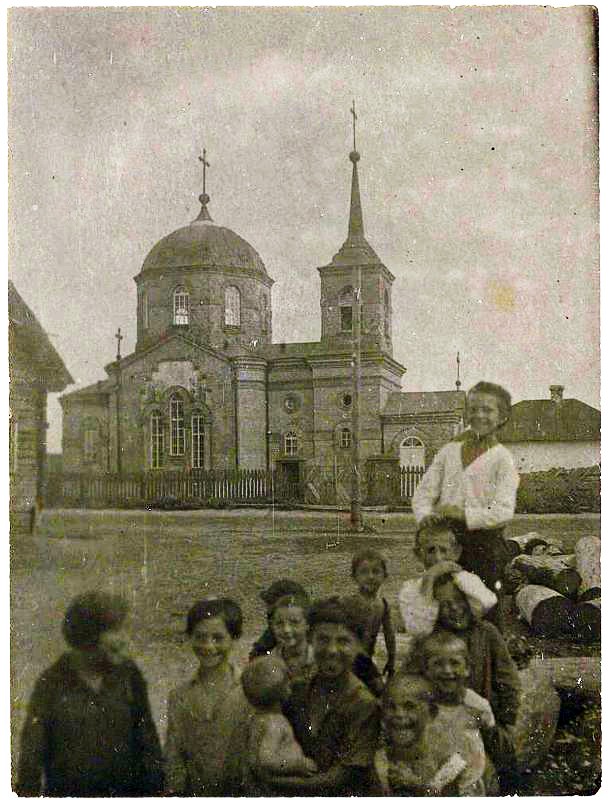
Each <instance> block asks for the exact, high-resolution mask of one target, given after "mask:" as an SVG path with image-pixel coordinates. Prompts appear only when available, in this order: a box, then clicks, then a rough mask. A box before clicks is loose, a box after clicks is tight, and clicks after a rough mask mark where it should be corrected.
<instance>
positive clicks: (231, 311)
mask: <svg viewBox="0 0 609 800" xmlns="http://www.w3.org/2000/svg"><path fill="white" fill-rule="evenodd" d="M224 324H225V325H231V326H233V327H238V326H239V325H241V294H240V293H239V289H237V287H236V286H227V287H226V289H225V290H224Z"/></svg>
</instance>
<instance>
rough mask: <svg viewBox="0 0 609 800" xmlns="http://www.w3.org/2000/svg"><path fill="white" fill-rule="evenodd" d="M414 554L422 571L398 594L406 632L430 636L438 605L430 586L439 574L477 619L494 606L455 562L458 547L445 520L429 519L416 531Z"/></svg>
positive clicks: (490, 596)
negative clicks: (447, 577) (451, 583)
mask: <svg viewBox="0 0 609 800" xmlns="http://www.w3.org/2000/svg"><path fill="white" fill-rule="evenodd" d="M414 552H415V555H416V557H417V558H418V559H419V561H420V562H421V563H422V564H423V566H424V568H425V572H424V573H423V575H422V576H421V577H419V578H413V579H411V580H408V581H406V582H405V583H404V584H403V585H402V588H401V589H400V592H399V594H398V602H399V606H400V612H401V614H402V618H403V620H404V626H405V628H406V632H407V633H409V634H411V635H412V636H414V637H419V636H425V635H427V634H430V633H431V632H432V631H433V629H434V626H435V624H436V622H437V620H438V612H439V603H438V601H437V600H436V599H435V597H434V585H435V582H436V579H437V578H439V577H440V575H445V574H450V575H452V577H453V581H454V582H455V584H456V585H457V586H458V587H459V588H460V589H461V590H462V591H463V592H465V593H466V594H467V599H468V602H469V606H470V608H471V609H472V612H473V613H474V615H475V616H476V617H478V618H481V617H483V616H484V615H486V614H487V613H488V612H489V611H490V610H491V609H492V608H493V606H494V605H495V604H496V602H497V597H496V596H495V594H494V593H493V592H491V591H490V590H489V589H487V587H486V586H485V584H484V583H483V582H482V581H481V580H480V578H478V576H477V575H474V574H473V573H471V572H466V571H464V570H463V568H462V567H461V566H460V565H459V564H458V563H457V562H458V561H459V558H460V556H461V545H460V544H459V542H458V541H457V537H456V534H455V532H454V531H453V529H452V527H451V524H450V523H449V522H448V520H445V519H442V518H438V519H435V520H429V521H428V522H427V523H424V524H422V525H420V526H419V527H418V528H417V532H416V537H415V546H414Z"/></svg>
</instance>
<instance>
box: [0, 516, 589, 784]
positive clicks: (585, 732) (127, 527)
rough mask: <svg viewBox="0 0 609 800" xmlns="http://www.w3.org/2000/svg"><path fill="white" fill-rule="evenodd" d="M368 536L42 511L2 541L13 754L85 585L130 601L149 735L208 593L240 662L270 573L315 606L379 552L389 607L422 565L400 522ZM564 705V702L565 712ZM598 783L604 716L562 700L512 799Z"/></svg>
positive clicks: (296, 521)
mask: <svg viewBox="0 0 609 800" xmlns="http://www.w3.org/2000/svg"><path fill="white" fill-rule="evenodd" d="M366 520H367V522H369V523H370V524H371V525H372V526H373V527H374V528H375V530H376V533H372V534H366V535H353V534H351V533H350V532H349V527H348V518H347V515H345V514H332V513H314V512H279V511H278V512H273V511H272V510H271V509H268V510H255V511H254V510H247V511H230V512H217V511H216V512H211V511H199V512H182V513H168V512H145V511H141V512H137V511H136V512H104V511H100V512H79V511H70V512H55V513H54V514H51V513H50V512H45V514H44V515H43V517H42V521H41V527H40V531H39V534H38V535H37V536H35V537H24V536H22V537H15V538H14V539H13V540H12V541H11V704H12V713H11V732H12V736H13V755H14V754H15V753H16V749H17V747H18V733H19V731H20V729H21V725H22V723H23V716H24V711H25V704H26V703H27V698H28V696H29V694H30V692H31V689H32V687H33V683H34V681H35V679H36V677H37V675H38V674H39V673H40V672H41V671H42V669H44V668H45V667H46V666H48V665H49V664H50V663H51V662H52V661H53V660H54V659H55V658H56V657H57V656H58V655H59V654H60V653H61V652H62V650H63V649H64V644H63V642H62V639H61V634H60V622H61V619H62V617H63V614H64V612H65V609H66V605H67V603H68V602H69V600H70V599H71V598H72V597H73V596H74V595H76V594H78V593H80V592H82V591H85V590H90V589H93V588H107V589H111V590H114V591H120V592H122V593H124V594H125V595H126V596H127V597H128V598H129V599H130V601H131V604H132V608H133V614H132V619H131V629H132V630H131V632H132V640H133V653H134V656H135V658H136V660H137V661H138V663H139V664H140V666H141V668H142V670H143V672H144V674H145V676H146V678H147V680H148V685H149V689H150V697H151V703H152V707H153V713H154V716H155V718H156V720H157V723H158V727H159V731H160V732H161V735H162V736H163V735H164V732H165V727H166V716H165V712H166V700H167V694H168V692H169V690H170V689H171V688H172V687H173V686H175V685H176V683H178V682H180V681H183V680H186V679H187V678H188V677H189V676H190V674H191V673H192V672H193V670H194V668H195V662H194V659H193V657H192V655H191V654H190V652H189V650H188V647H187V645H186V643H185V641H184V636H183V633H182V631H183V629H184V618H185V614H186V612H187V610H188V608H189V607H190V605H191V604H192V603H193V602H194V601H195V600H196V599H199V598H200V597H201V596H204V595H207V594H214V595H219V594H229V595H231V596H232V597H234V598H235V599H236V600H237V601H238V602H239V603H240V604H241V605H242V608H243V612H244V618H245V624H244V636H243V638H242V640H241V641H240V642H239V644H238V646H237V649H236V657H237V659H238V660H242V659H245V657H246V654H247V651H248V649H249V646H250V643H251V642H252V641H253V640H254V639H255V638H256V637H257V636H258V635H259V634H260V632H261V631H262V628H263V626H264V622H265V620H264V607H263V603H262V601H261V600H260V599H259V597H258V593H259V592H260V590H261V589H262V588H264V587H265V586H267V585H268V584H269V583H270V582H272V581H273V580H276V579H277V578H279V577H291V578H294V579H296V580H299V581H300V582H301V583H303V584H304V585H305V586H307V587H308V588H309V589H310V591H311V594H312V595H313V597H323V596H327V595H330V594H341V593H346V592H348V591H350V590H351V582H350V578H349V566H350V560H351V556H352V554H353V553H354V552H355V551H356V550H358V549H359V548H361V547H362V546H375V547H378V548H379V549H380V550H382V551H383V552H384V554H385V555H386V557H387V560H388V563H389V568H390V577H389V578H388V581H387V583H386V585H385V587H384V594H385V596H387V597H388V598H393V597H395V596H396V595H397V592H398V589H399V587H400V585H401V583H402V581H403V580H405V579H406V578H410V577H413V576H414V575H416V574H417V573H418V572H419V571H420V568H419V565H418V563H417V562H416V560H415V558H414V556H413V554H412V546H413V541H414V528H415V526H414V520H413V518H412V516H411V515H409V514H382V513H374V514H367V515H366ZM531 530H536V531H538V532H540V533H547V534H550V533H551V534H552V535H553V536H555V537H556V538H559V539H561V540H562V541H563V542H564V543H565V544H567V545H572V544H574V542H575V541H576V540H577V539H578V538H579V537H580V536H582V535H586V534H597V535H599V534H600V519H599V517H598V516H597V515H578V516H568V515H552V516H544V517H538V516H535V517H520V518H517V519H516V520H515V521H514V523H513V524H512V526H511V532H512V533H524V532H527V531H531ZM508 636H509V637H512V638H517V639H518V638H520V639H524V640H525V641H526V648H527V650H528V651H530V652H531V653H532V654H541V653H544V654H546V655H571V654H575V653H579V654H585V655H588V654H598V652H599V648H598V646H586V647H584V646H582V645H577V644H575V643H571V642H566V641H560V642H558V641H551V640H543V639H537V638H535V637H531V636H530V633H529V631H528V629H527V627H526V625H524V624H523V623H521V622H519V621H518V620H517V619H516V617H515V615H513V616H512V617H511V620H510V623H509V627H508ZM567 706H568V707H567ZM599 780H600V709H599V708H598V707H597V706H596V705H594V704H592V705H591V706H589V707H581V705H579V704H576V705H574V704H571V705H569V704H563V713H562V716H561V724H560V729H559V732H558V734H557V737H556V741H555V744H554V747H553V749H552V751H551V753H550V756H549V758H548V759H547V763H545V764H543V765H541V766H540V767H538V768H537V769H536V770H535V772H532V773H531V774H529V775H525V776H523V782H522V785H521V787H520V790H519V794H526V795H531V794H543V795H572V794H590V793H593V792H595V791H596V789H597V786H598V782H599Z"/></svg>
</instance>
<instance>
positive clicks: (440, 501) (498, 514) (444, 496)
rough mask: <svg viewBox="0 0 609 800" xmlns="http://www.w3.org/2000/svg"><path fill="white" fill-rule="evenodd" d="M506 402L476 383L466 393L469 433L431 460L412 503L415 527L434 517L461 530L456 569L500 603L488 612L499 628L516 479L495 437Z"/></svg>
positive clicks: (500, 391)
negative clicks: (474, 579) (471, 575)
mask: <svg viewBox="0 0 609 800" xmlns="http://www.w3.org/2000/svg"><path fill="white" fill-rule="evenodd" d="M510 412H511V397H510V394H509V392H508V391H507V390H506V389H504V388H503V387H502V386H499V385H497V384H495V383H488V382H485V381H481V382H480V383H477V384H476V385H475V386H474V387H473V388H472V389H470V391H469V392H468V393H467V405H466V413H467V418H468V422H469V428H468V429H467V430H466V431H465V432H464V433H463V434H461V435H460V436H458V437H457V438H456V439H455V440H454V441H452V442H449V443H448V444H447V445H445V446H444V447H443V448H442V449H441V450H440V451H439V453H438V454H437V455H436V457H435V458H434V460H433V462H432V464H431V466H430V467H429V469H428V470H427V472H426V473H425V475H424V476H423V478H422V480H421V482H420V483H419V485H418V486H417V488H416V491H415V493H414V496H413V498H412V510H413V512H414V515H415V518H416V520H417V523H419V524H420V523H421V522H423V521H425V520H433V519H434V518H436V517H437V516H438V515H440V516H443V517H447V518H449V519H451V520H453V521H454V522H455V523H456V524H459V525H461V528H462V536H461V544H462V547H463V550H462V553H461V558H460V561H461V564H462V566H463V568H464V569H466V570H468V571H470V572H475V573H476V575H478V576H479V577H480V578H482V580H483V581H484V583H485V584H486V586H487V587H488V588H489V589H490V590H491V591H493V592H495V593H496V594H497V596H498V598H499V600H500V602H499V603H498V605H497V606H496V607H495V608H494V609H493V610H492V612H491V617H490V618H491V619H492V621H493V622H494V623H495V624H497V625H499V626H501V623H502V612H501V609H500V606H501V605H502V595H503V573H504V571H505V568H506V567H507V565H508V563H509V561H510V555H509V551H508V548H507V545H506V543H505V539H504V537H503V529H504V526H505V525H506V524H507V523H508V522H509V521H510V520H511V519H512V518H513V516H514V510H515V508H516V491H517V489H518V483H519V480H520V479H519V476H518V472H517V470H516V467H515V466H514V462H513V460H512V456H511V454H510V452H509V450H508V449H507V448H506V447H505V446H504V445H502V444H500V443H499V442H498V441H497V437H496V433H497V431H498V430H499V428H500V427H501V426H502V425H504V424H505V423H506V422H507V420H508V419H509V416H510Z"/></svg>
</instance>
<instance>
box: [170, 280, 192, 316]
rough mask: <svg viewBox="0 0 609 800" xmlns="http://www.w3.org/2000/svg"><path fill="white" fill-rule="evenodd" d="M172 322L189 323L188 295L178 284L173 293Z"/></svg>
mask: <svg viewBox="0 0 609 800" xmlns="http://www.w3.org/2000/svg"><path fill="white" fill-rule="evenodd" d="M173 324H174V325H188V324H189V296H188V292H187V291H186V289H185V288H184V287H183V286H178V288H177V289H176V290H175V292H174V293H173Z"/></svg>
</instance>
